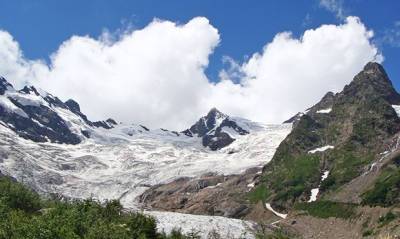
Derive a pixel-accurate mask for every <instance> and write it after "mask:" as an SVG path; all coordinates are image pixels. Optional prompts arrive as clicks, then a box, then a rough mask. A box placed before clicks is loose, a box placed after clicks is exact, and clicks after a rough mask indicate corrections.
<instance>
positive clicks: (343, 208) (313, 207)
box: [294, 201, 356, 218]
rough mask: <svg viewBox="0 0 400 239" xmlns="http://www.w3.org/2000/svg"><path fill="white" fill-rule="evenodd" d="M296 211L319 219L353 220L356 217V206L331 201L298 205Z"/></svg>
mask: <svg viewBox="0 0 400 239" xmlns="http://www.w3.org/2000/svg"><path fill="white" fill-rule="evenodd" d="M294 208H295V209H296V210H302V211H306V212H307V213H308V214H309V215H311V216H313V217H319V218H328V217H337V218H351V217H353V216H355V213H356V212H355V208H356V205H354V204H348V203H339V202H331V201H315V202H310V203H298V204H296V205H295V207H294Z"/></svg>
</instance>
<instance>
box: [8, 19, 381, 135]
mask: <svg viewBox="0 0 400 239" xmlns="http://www.w3.org/2000/svg"><path fill="white" fill-rule="evenodd" d="M372 36H373V33H372V31H369V30H368V29H366V27H365V26H364V25H363V24H362V23H361V22H360V20H359V19H358V18H355V17H350V18H347V20H346V21H345V22H344V23H343V24H341V25H322V26H320V27H318V28H316V29H311V30H307V31H305V32H304V34H303V35H302V36H301V37H300V38H296V37H294V36H292V35H291V34H290V33H289V32H283V33H279V34H277V35H276V36H275V38H274V40H273V41H272V42H270V43H267V44H266V45H265V47H264V48H263V50H262V52H259V53H255V54H253V55H252V57H250V59H249V60H246V61H245V62H240V63H239V62H236V61H234V60H233V59H231V58H229V57H225V58H224V61H225V63H226V64H227V65H228V67H227V69H226V70H222V71H221V73H220V80H219V82H217V83H213V82H210V81H209V79H207V77H206V75H205V74H204V69H205V68H206V67H207V66H208V63H209V62H208V58H209V55H210V54H212V53H213V50H214V48H215V47H217V46H218V44H219V42H220V36H219V33H218V30H217V29H215V28H214V27H213V26H212V25H211V24H210V23H209V21H208V20H207V19H206V18H203V17H197V18H194V19H192V20H191V21H189V22H188V23H186V24H176V23H173V22H170V21H161V20H154V21H153V22H152V23H150V24H149V25H148V26H146V27H144V28H143V29H139V30H133V31H130V32H125V33H123V35H122V36H120V37H118V38H115V37H114V36H113V37H112V38H110V37H108V34H103V35H102V36H101V37H100V38H99V39H93V38H91V37H88V36H73V37H71V38H70V39H68V40H67V41H65V42H64V43H63V44H62V45H61V46H60V47H59V49H58V50H57V51H56V52H54V53H53V54H52V55H51V57H50V59H51V60H50V64H49V65H46V64H45V63H44V62H42V61H39V60H29V59H26V58H25V57H24V56H23V54H22V51H21V49H20V48H19V46H18V44H17V42H16V41H15V40H14V39H13V38H12V36H11V35H10V34H8V33H7V32H4V31H0V75H4V76H6V77H7V78H8V79H9V80H10V81H11V82H12V83H14V84H16V85H17V86H22V85H23V84H25V83H27V82H29V83H30V84H33V85H36V86H39V87H41V88H43V89H45V90H47V91H49V92H51V93H53V94H54V95H57V96H59V97H61V98H62V99H63V100H66V99H69V98H73V99H76V100H77V101H78V102H79V103H80V104H81V108H82V110H83V112H84V113H87V114H88V116H89V117H90V118H92V119H93V118H94V119H103V118H106V117H113V118H116V119H117V120H121V121H124V122H134V123H142V124H145V125H148V126H150V127H165V128H170V129H177V130H180V129H184V128H185V127H187V126H189V125H190V124H192V123H193V122H194V121H195V120H197V119H198V117H199V116H200V115H202V114H204V113H206V111H207V110H209V109H210V108H211V107H213V106H216V107H217V108H219V109H220V110H221V111H224V112H226V113H228V114H231V115H236V116H243V117H247V118H250V119H253V120H257V121H262V122H268V123H277V122H281V121H282V120H284V119H286V118H288V117H289V116H291V115H292V114H294V113H296V112H297V111H299V110H303V109H305V108H307V107H308V106H310V105H312V104H314V103H315V102H316V101H318V100H319V98H320V97H322V96H323V95H324V94H325V93H326V92H327V91H329V90H333V91H337V90H340V89H341V88H342V87H343V86H344V84H346V83H348V82H349V81H350V80H351V79H352V77H353V76H354V75H355V74H356V73H357V72H358V71H359V70H360V69H361V68H362V66H363V65H364V64H365V63H366V62H368V61H371V60H377V61H380V60H381V56H380V55H379V53H378V50H377V48H376V47H375V46H374V45H373V44H372V43H371V38H372Z"/></svg>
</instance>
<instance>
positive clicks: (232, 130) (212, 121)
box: [182, 108, 260, 150]
mask: <svg viewBox="0 0 400 239" xmlns="http://www.w3.org/2000/svg"><path fill="white" fill-rule="evenodd" d="M258 127H260V126H259V124H258V123H255V122H251V121H249V120H245V119H241V118H238V117H230V116H228V115H226V114H224V113H222V112H221V111H219V110H218V109H216V108H212V109H211V110H210V111H209V112H208V113H207V115H206V116H203V117H201V118H200V119H199V120H198V121H197V122H196V123H195V124H194V125H192V126H191V127H190V128H189V129H187V130H184V131H182V133H183V134H185V135H187V136H189V137H201V138H202V143H203V146H205V147H209V148H210V149H212V150H217V149H221V148H223V147H226V146H228V145H229V144H231V143H232V142H233V141H235V139H236V138H237V137H240V136H241V135H246V134H249V133H250V131H251V129H256V128H258Z"/></svg>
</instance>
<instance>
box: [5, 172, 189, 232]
mask: <svg viewBox="0 0 400 239" xmlns="http://www.w3.org/2000/svg"><path fill="white" fill-rule="evenodd" d="M3 238H4V239H5V238H7V239H14V238H15V239H17V238H18V239H19V238H21V239H22V238H24V239H36V238H37V239H39V238H40V239H54V238H68V239H69V238H88V239H113V238H118V239H128V238H132V239H136V238H140V239H146V238H148V239H150V238H151V239H153V238H159V239H164V238H165V239H167V238H174V239H179V238H188V237H186V236H183V235H182V234H181V233H180V232H178V231H175V232H173V233H172V234H171V235H169V236H167V235H165V234H161V233H157V231H156V222H155V220H154V218H152V217H149V216H145V215H143V214H140V213H122V206H121V204H120V203H119V202H118V201H109V202H107V203H105V205H101V204H100V203H98V202H97V201H94V200H85V201H76V202H71V203H64V202H58V201H44V200H41V199H40V198H39V196H38V195H37V194H36V193H33V192H32V191H30V190H28V189H27V188H25V187H24V186H23V185H21V184H19V183H16V182H14V181H12V180H10V179H8V178H5V177H0V239H3ZM191 238H194V237H191Z"/></svg>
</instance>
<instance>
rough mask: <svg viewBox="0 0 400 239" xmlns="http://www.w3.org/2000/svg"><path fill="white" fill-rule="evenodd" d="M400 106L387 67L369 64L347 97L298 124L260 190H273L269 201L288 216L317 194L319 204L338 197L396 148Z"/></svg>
mask: <svg viewBox="0 0 400 239" xmlns="http://www.w3.org/2000/svg"><path fill="white" fill-rule="evenodd" d="M399 104H400V95H399V94H398V93H397V92H396V91H395V90H394V88H393V85H392V83H391V82H390V80H389V79H388V77H387V75H386V73H385V71H384V69H383V67H382V66H380V65H379V64H377V63H368V64H367V65H366V66H365V67H364V69H363V70H362V71H361V72H360V73H359V74H358V75H356V76H355V78H354V80H353V81H352V82H351V83H350V84H349V85H347V86H345V87H344V89H343V91H342V92H340V93H338V94H336V95H333V94H331V93H328V94H327V95H326V96H325V97H324V98H323V99H322V100H321V101H320V102H319V103H318V104H316V105H315V106H313V107H312V108H310V109H309V111H308V112H307V113H306V114H304V115H303V116H302V117H301V118H300V119H299V120H298V121H297V122H296V123H295V126H294V128H293V130H292V132H291V133H290V134H289V135H288V137H287V138H286V139H285V140H284V141H283V142H282V143H281V144H280V146H279V147H278V149H277V152H276V153H275V155H274V157H273V159H272V161H271V163H269V164H268V165H266V166H265V167H264V170H263V176H262V180H261V182H260V185H259V187H267V189H268V194H267V197H266V198H264V199H263V200H266V201H270V202H272V204H273V205H274V207H276V208H278V209H280V210H287V209H289V208H291V207H292V206H293V204H295V203H296V202H307V201H309V200H310V199H311V196H312V195H311V194H312V193H311V192H312V190H311V189H313V188H317V189H318V190H316V192H317V193H318V192H319V194H318V195H314V197H318V198H319V197H321V195H322V197H323V195H324V194H327V193H328V192H329V193H330V194H336V193H338V192H339V191H340V190H341V188H342V186H343V185H345V184H347V183H349V182H350V181H351V180H353V179H354V178H356V177H358V176H360V175H362V174H363V173H364V172H365V170H366V168H368V167H369V165H370V164H371V163H373V162H374V160H377V159H379V158H380V156H379V154H380V153H383V152H385V151H387V150H388V149H389V148H390V146H391V143H390V142H391V141H392V140H393V138H394V137H395V136H396V133H397V132H399V130H400V119H399V117H398V115H397V114H396V111H395V109H394V108H393V107H392V105H399ZM323 174H327V177H325V179H324V180H321V175H323ZM319 185H320V186H319ZM360 193H361V192H360ZM348 196H349V195H348ZM357 196H359V195H357ZM314 200H315V199H314Z"/></svg>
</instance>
